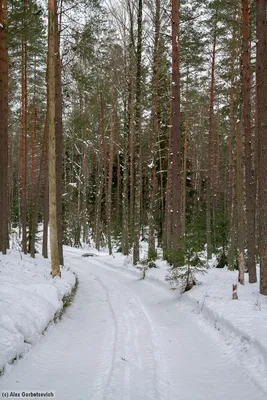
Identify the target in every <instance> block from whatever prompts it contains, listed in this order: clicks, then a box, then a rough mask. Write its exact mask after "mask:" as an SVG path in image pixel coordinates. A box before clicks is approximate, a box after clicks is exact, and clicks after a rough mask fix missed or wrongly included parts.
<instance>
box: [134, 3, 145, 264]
mask: <svg viewBox="0 0 267 400" xmlns="http://www.w3.org/2000/svg"><path fill="white" fill-rule="evenodd" d="M137 25H138V27H137V31H138V33H137V54H136V58H137V60H136V97H135V144H136V146H135V150H136V151H135V196H134V243H133V263H134V264H137V262H138V261H139V257H140V254H139V239H140V216H141V180H142V162H141V152H142V148H141V146H142V140H141V138H142V131H141V130H142V124H141V114H142V113H141V109H142V106H141V98H142V42H143V41H142V39H143V38H142V36H143V0H139V2H138V24H137Z"/></svg>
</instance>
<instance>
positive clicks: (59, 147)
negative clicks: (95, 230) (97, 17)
mask: <svg viewBox="0 0 267 400" xmlns="http://www.w3.org/2000/svg"><path fill="white" fill-rule="evenodd" d="M54 1H55V13H56V14H55V54H56V65H55V69H56V72H55V74H56V179H57V240H58V255H59V262H60V265H64V257H63V246H62V173H63V172H62V168H63V126H62V80H61V57H60V31H61V26H60V25H59V15H60V10H59V5H58V1H57V0H54Z"/></svg>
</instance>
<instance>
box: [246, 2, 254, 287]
mask: <svg viewBox="0 0 267 400" xmlns="http://www.w3.org/2000/svg"><path fill="white" fill-rule="evenodd" d="M242 15H243V54H242V66H243V129H244V135H245V155H246V163H245V167H246V169H245V171H246V214H247V252H248V253H247V254H248V255H247V265H248V273H249V282H250V283H255V282H257V275H256V260H255V194H254V191H255V181H254V176H253V171H252V146H251V141H252V138H251V104H250V97H251V93H250V92H251V84H250V81H251V78H250V49H249V40H250V37H249V1H248V0H242Z"/></svg>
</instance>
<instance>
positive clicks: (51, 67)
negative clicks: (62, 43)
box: [48, 0, 60, 277]
mask: <svg viewBox="0 0 267 400" xmlns="http://www.w3.org/2000/svg"><path fill="white" fill-rule="evenodd" d="M55 39H56V10H55V1H54V0H48V87H49V91H48V96H49V99H48V129H49V222H50V251H51V268H52V276H53V277H55V276H60V261H59V251H58V231H57V179H56V46H55Z"/></svg>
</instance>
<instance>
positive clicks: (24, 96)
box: [21, 0, 28, 254]
mask: <svg viewBox="0 0 267 400" xmlns="http://www.w3.org/2000/svg"><path fill="white" fill-rule="evenodd" d="M26 16H27V0H24V11H23V19H24V21H23V32H22V42H21V118H22V138H21V205H22V211H21V218H22V221H21V222H22V250H23V252H24V254H27V109H28V88H27V58H28V54H27V53H28V42H27V26H26Z"/></svg>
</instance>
